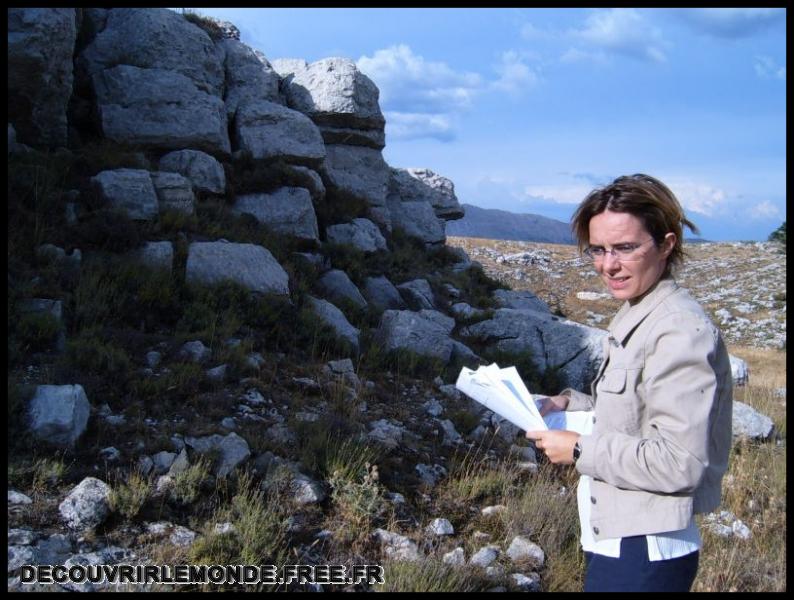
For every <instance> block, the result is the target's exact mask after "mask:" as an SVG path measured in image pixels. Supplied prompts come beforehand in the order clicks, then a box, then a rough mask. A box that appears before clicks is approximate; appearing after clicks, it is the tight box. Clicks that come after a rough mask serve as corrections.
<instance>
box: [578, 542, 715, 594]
mask: <svg viewBox="0 0 794 600" xmlns="http://www.w3.org/2000/svg"><path fill="white" fill-rule="evenodd" d="M699 557H700V552H692V553H691V554H687V555H685V556H680V557H678V558H671V559H668V560H658V561H650V560H648V542H647V540H646V539H645V536H644V535H637V536H632V537H625V538H623V539H622V540H621V542H620V557H619V558H611V557H609V556H602V555H600V554H593V553H592V552H585V553H584V558H585V564H586V570H585V575H584V591H585V592H688V591H689V588H691V587H692V582H693V581H695V574H696V573H697V570H698V559H699Z"/></svg>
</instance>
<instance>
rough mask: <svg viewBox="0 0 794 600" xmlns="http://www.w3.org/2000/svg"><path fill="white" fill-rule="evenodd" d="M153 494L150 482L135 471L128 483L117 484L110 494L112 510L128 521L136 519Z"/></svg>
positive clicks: (129, 477) (130, 475) (128, 478)
mask: <svg viewBox="0 0 794 600" xmlns="http://www.w3.org/2000/svg"><path fill="white" fill-rule="evenodd" d="M151 494H152V489H151V486H150V485H149V482H148V481H147V480H146V479H145V478H144V477H143V476H141V475H140V474H139V473H137V472H135V471H133V472H132V473H130V474H129V476H128V477H127V480H126V482H120V483H118V484H116V485H115V486H114V487H113V489H112V490H111V493H110V509H111V510H112V511H113V512H116V513H119V514H120V515H122V516H123V517H124V518H126V519H128V520H132V519H134V518H135V517H136V516H138V514H139V513H140V512H141V509H143V506H144V505H145V504H146V501H147V500H148V499H149V497H150V496H151Z"/></svg>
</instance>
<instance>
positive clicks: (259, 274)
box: [186, 241, 289, 295]
mask: <svg viewBox="0 0 794 600" xmlns="http://www.w3.org/2000/svg"><path fill="white" fill-rule="evenodd" d="M186 279H187V281H188V282H193V281H195V282H200V283H206V284H214V283H220V282H222V281H226V280H231V281H234V282H236V283H239V284H240V285H242V286H244V287H247V288H248V289H250V290H252V291H255V292H260V293H263V294H276V295H288V294H289V276H288V275H287V272H286V271H285V270H284V269H283V268H282V266H281V265H280V264H278V261H276V259H275V258H273V255H272V254H271V253H270V251H269V250H267V249H266V248H263V247H262V246H256V245H255V244H233V243H230V242H226V241H217V242H194V243H192V244H190V248H189V249H188V257H187V272H186Z"/></svg>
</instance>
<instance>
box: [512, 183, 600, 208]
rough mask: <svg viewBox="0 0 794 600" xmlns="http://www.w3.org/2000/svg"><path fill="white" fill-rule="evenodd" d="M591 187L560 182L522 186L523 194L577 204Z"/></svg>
mask: <svg viewBox="0 0 794 600" xmlns="http://www.w3.org/2000/svg"><path fill="white" fill-rule="evenodd" d="M592 189H593V186H592V185H584V184H567V185H565V184H562V185H534V184H530V185H527V186H525V187H524V195H525V196H528V197H531V198H536V199H540V200H543V201H545V202H554V203H557V204H579V203H580V202H581V201H582V200H584V198H585V196H587V194H589V193H590V192H591V191H592Z"/></svg>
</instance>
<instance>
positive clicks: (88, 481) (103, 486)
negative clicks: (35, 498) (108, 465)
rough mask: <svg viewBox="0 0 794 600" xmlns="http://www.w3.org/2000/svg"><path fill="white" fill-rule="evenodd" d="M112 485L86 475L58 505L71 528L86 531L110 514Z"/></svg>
mask: <svg viewBox="0 0 794 600" xmlns="http://www.w3.org/2000/svg"><path fill="white" fill-rule="evenodd" d="M110 493H111V489H110V486H109V485H108V484H107V483H105V482H104V481H102V480H100V479H97V478H95V477H86V478H85V479H83V480H82V481H81V482H80V484H79V485H77V486H76V487H75V488H74V489H73V490H72V491H71V492H69V495H68V496H66V498H65V499H64V500H63V502H61V504H60V505H59V506H58V511H59V512H60V514H61V517H62V518H63V520H64V521H65V522H66V525H67V526H68V527H69V528H70V529H74V530H76V531H85V530H87V529H93V528H95V527H97V526H98V525H100V524H101V523H102V522H103V521H104V520H105V519H106V518H107V516H108V515H109V514H110Z"/></svg>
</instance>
